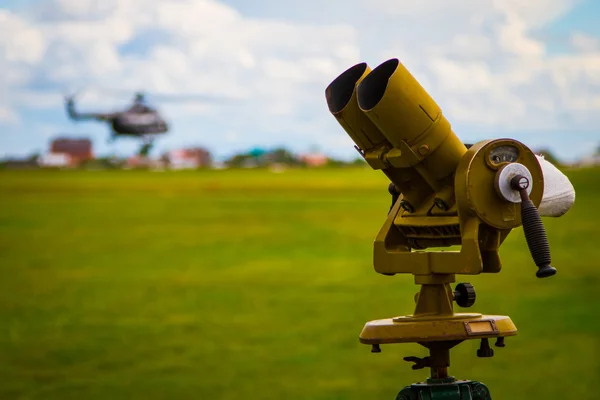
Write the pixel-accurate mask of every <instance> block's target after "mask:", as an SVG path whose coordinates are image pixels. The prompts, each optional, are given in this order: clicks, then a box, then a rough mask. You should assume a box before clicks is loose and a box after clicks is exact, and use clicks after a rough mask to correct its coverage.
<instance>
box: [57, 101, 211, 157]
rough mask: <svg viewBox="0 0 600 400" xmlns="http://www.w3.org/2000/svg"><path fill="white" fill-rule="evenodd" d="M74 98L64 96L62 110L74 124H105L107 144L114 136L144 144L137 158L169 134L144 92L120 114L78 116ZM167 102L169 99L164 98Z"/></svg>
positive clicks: (163, 121) (84, 114)
mask: <svg viewBox="0 0 600 400" xmlns="http://www.w3.org/2000/svg"><path fill="white" fill-rule="evenodd" d="M75 97H76V95H68V96H65V107H66V111H67V115H68V117H69V118H70V119H71V120H73V121H76V122H77V121H97V122H105V123H108V124H109V126H110V129H111V137H110V139H109V142H112V141H114V140H115V139H116V138H117V137H120V136H128V137H138V138H141V139H142V141H143V144H142V147H141V148H140V150H139V152H138V155H139V156H142V157H144V156H147V155H148V153H149V152H150V150H151V149H152V146H153V143H154V140H155V138H156V137H157V136H158V135H163V134H166V133H167V132H169V128H170V126H169V124H168V123H167V121H166V120H165V119H164V118H163V117H162V115H161V114H160V113H159V112H158V110H157V109H156V108H154V107H152V106H150V105H148V103H147V102H146V95H145V93H144V92H141V91H138V92H136V93H135V94H134V98H133V102H132V104H131V105H130V106H129V107H128V108H126V109H125V110H122V111H116V112H108V113H101V112H98V113H81V112H78V111H77V110H76V109H75ZM167 99H169V98H167ZM190 99H191V100H207V99H209V100H211V101H215V100H219V99H218V98H216V97H210V98H209V97H207V96H201V97H200V96H193V97H192V98H189V97H188V98H182V97H180V98H177V97H174V98H173V97H172V98H170V100H175V101H186V100H190Z"/></svg>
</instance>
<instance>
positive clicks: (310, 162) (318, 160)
mask: <svg viewBox="0 0 600 400" xmlns="http://www.w3.org/2000/svg"><path fill="white" fill-rule="evenodd" d="M300 159H301V160H302V161H303V162H304V163H305V164H306V165H307V166H309V167H321V166H323V165H325V164H327V161H328V159H327V156H326V155H325V154H321V153H310V154H303V155H301V156H300Z"/></svg>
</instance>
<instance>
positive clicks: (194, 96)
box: [148, 92, 239, 104]
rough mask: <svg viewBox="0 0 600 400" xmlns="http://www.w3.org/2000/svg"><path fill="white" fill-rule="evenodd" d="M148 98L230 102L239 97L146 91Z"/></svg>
mask: <svg viewBox="0 0 600 400" xmlns="http://www.w3.org/2000/svg"><path fill="white" fill-rule="evenodd" d="M148 98H149V99H151V100H152V101H156V102H159V103H211V104H214V103H221V104H223V103H232V102H235V101H238V100H239V99H238V98H236V97H232V96H219V95H210V94H195V93H191V94H167V93H154V92H150V93H148Z"/></svg>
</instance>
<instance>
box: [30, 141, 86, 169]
mask: <svg viewBox="0 0 600 400" xmlns="http://www.w3.org/2000/svg"><path fill="white" fill-rule="evenodd" d="M93 158H94V154H93V152H92V142H91V141H90V140H89V139H67V138H58V139H55V140H53V141H52V142H51V143H50V152H49V153H48V154H45V155H43V156H42V157H40V160H39V163H40V165H42V166H47V167H76V166H79V165H81V164H82V163H83V162H85V161H88V160H92V159H93Z"/></svg>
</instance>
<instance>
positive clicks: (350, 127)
mask: <svg viewBox="0 0 600 400" xmlns="http://www.w3.org/2000/svg"><path fill="white" fill-rule="evenodd" d="M326 98H327V104H328V107H329V110H330V112H331V113H332V114H333V116H334V117H335V118H336V119H337V121H338V122H339V123H340V125H341V126H342V127H343V128H344V130H345V131H346V132H347V133H348V135H349V136H350V137H351V138H352V140H353V141H354V143H355V144H356V146H355V147H356V149H357V150H358V151H359V152H360V154H361V155H362V156H363V157H364V159H365V160H366V162H367V163H368V164H369V165H370V166H371V167H372V168H373V169H376V170H381V171H382V172H383V173H384V174H386V175H387V177H388V178H389V179H390V181H391V182H392V184H391V185H390V190H391V192H392V193H393V194H394V193H395V194H396V195H397V201H395V202H394V205H393V208H392V210H391V212H390V214H389V216H388V220H387V221H386V222H385V224H384V227H383V228H382V230H381V231H380V233H379V235H378V236H377V238H376V240H375V254H374V263H375V269H376V271H378V272H380V273H383V274H395V273H413V274H415V275H417V276H425V275H431V274H478V273H481V272H498V271H499V270H500V268H501V263H500V258H499V256H498V248H499V246H500V244H501V243H502V241H503V240H504V239H505V238H506V236H507V235H508V233H509V232H510V230H511V229H513V228H516V227H518V226H520V225H522V224H523V223H524V222H525V226H524V228H525V231H526V234H527V241H528V244H529V247H530V250H531V252H532V255H533V257H534V260H535V262H536V264H537V265H538V268H539V271H538V277H546V276H550V275H553V274H554V273H555V272H556V270H555V269H554V268H552V267H551V266H550V261H549V248H548V245H547V239H546V237H545V232H544V230H543V225H541V219H540V217H539V214H538V213H537V206H539V204H540V201H541V199H542V194H543V191H544V178H543V174H542V169H541V167H540V164H539V163H538V160H537V158H536V156H535V154H534V153H533V152H532V151H531V150H530V149H529V148H528V147H527V146H525V145H524V144H522V143H520V142H518V141H516V140H513V139H498V140H487V141H483V142H479V143H477V144H475V145H473V146H472V147H470V148H469V149H467V147H466V146H465V145H464V144H463V143H462V141H461V140H460V139H459V138H458V137H457V136H456V134H455V133H454V132H453V131H452V128H451V126H450V123H449V122H448V120H447V119H446V117H445V116H444V115H443V114H442V110H441V108H440V107H439V106H438V105H437V104H436V102H435V101H434V100H433V99H432V98H431V97H430V96H429V94H428V93H427V92H426V91H425V89H424V88H423V87H422V86H421V85H420V84H419V82H417V80H416V79H415V78H414V77H413V76H412V75H411V74H410V72H409V71H408V70H407V69H406V68H405V67H404V65H402V63H400V61H399V60H398V59H395V58H394V59H390V60H388V61H385V62H384V63H382V64H380V65H379V66H377V67H376V68H375V69H373V70H371V69H370V68H369V66H368V65H367V64H366V63H360V64H357V65H354V66H353V67H351V68H349V69H347V70H346V71H344V72H343V73H342V74H341V75H339V76H338V77H337V78H336V79H335V80H334V81H333V82H332V83H331V84H330V85H329V86H328V87H327V89H326ZM517 176H519V177H522V178H523V179H522V185H524V186H526V187H525V189H524V190H521V188H520V187H519V186H518V182H517V181H518V179H517V180H515V182H512V179H513V178H515V177H517ZM522 195H523V196H522ZM394 199H395V200H396V197H395V198H394ZM448 246H461V251H459V252H455V251H438V252H436V251H428V252H423V251H419V250H424V249H432V248H444V247H448ZM540 249H542V250H540Z"/></svg>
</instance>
